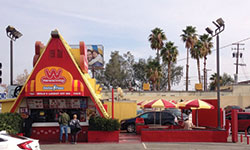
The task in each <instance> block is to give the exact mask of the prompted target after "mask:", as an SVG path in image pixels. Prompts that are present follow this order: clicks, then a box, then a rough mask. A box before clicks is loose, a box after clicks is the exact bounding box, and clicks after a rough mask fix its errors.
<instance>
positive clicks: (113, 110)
mask: <svg viewBox="0 0 250 150" xmlns="http://www.w3.org/2000/svg"><path fill="white" fill-rule="evenodd" d="M112 119H114V88H112Z"/></svg>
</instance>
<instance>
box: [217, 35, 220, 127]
mask: <svg viewBox="0 0 250 150" xmlns="http://www.w3.org/2000/svg"><path fill="white" fill-rule="evenodd" d="M216 49H217V52H216V54H217V112H218V114H217V115H218V129H221V117H220V55H219V54H220V52H219V34H217V36H216Z"/></svg>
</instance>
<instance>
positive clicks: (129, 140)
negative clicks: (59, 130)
mask: <svg viewBox="0 0 250 150" xmlns="http://www.w3.org/2000/svg"><path fill="white" fill-rule="evenodd" d="M81 149H85V150H180V149H181V150H250V145H247V139H246V138H245V137H244V138H243V143H241V142H240V136H239V142H238V143H232V142H231V137H229V138H228V142H227V143H187V142H185V143H184V142H178V143H172V142H140V138H139V136H138V135H133V134H125V133H123V134H121V136H120V141H119V143H77V144H69V143H67V144H66V143H62V144H59V143H56V144H41V150H81Z"/></svg>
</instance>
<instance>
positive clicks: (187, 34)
mask: <svg viewBox="0 0 250 150" xmlns="http://www.w3.org/2000/svg"><path fill="white" fill-rule="evenodd" d="M182 31H183V32H184V33H183V34H181V38H182V41H183V42H185V47H186V48H187V64H186V91H188V68H189V64H188V60H189V49H191V48H194V45H195V43H196V41H197V34H196V29H195V27H192V26H187V27H186V29H185V30H182Z"/></svg>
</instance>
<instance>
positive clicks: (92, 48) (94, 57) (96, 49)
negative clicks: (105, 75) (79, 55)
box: [86, 45, 104, 69]
mask: <svg viewBox="0 0 250 150" xmlns="http://www.w3.org/2000/svg"><path fill="white" fill-rule="evenodd" d="M86 46H87V58H88V64H89V69H92V68H93V67H94V68H95V69H100V68H103V66H104V57H103V54H104V53H103V50H104V47H103V46H102V45H86Z"/></svg>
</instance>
